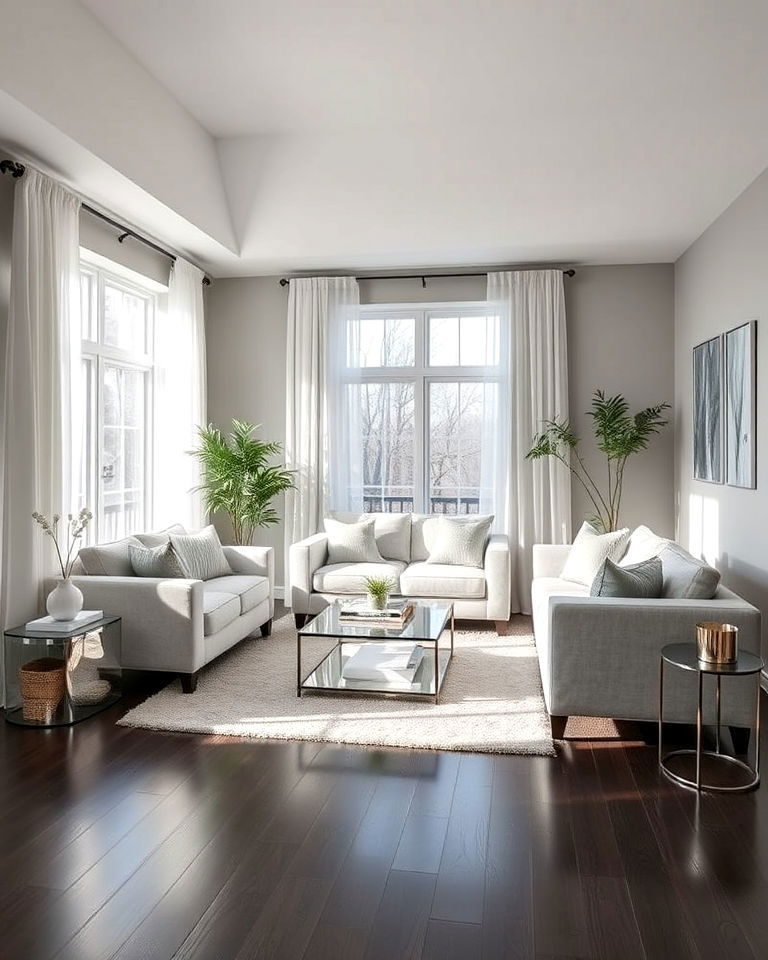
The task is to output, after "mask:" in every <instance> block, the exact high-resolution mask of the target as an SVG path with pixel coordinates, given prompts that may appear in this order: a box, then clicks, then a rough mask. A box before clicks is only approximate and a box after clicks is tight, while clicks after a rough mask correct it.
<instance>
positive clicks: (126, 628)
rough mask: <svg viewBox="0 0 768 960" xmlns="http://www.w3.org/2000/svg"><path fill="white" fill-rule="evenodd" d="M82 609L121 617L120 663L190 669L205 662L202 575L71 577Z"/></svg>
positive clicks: (139, 667) (131, 666)
mask: <svg viewBox="0 0 768 960" xmlns="http://www.w3.org/2000/svg"><path fill="white" fill-rule="evenodd" d="M72 582H73V583H74V584H75V586H76V587H78V588H79V589H80V590H81V591H82V594H83V600H84V606H85V609H86V610H88V609H90V610H103V611H104V613H105V614H109V615H110V616H116V617H122V648H123V651H122V666H123V667H125V668H126V669H129V670H130V669H134V670H172V671H178V672H180V673H194V671H195V670H199V669H200V667H202V666H203V665H204V664H205V650H204V646H203V581H202V580H186V579H181V578H179V579H172V580H165V579H160V578H156V577H87V576H83V577H72Z"/></svg>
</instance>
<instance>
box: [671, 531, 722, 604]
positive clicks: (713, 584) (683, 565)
mask: <svg viewBox="0 0 768 960" xmlns="http://www.w3.org/2000/svg"><path fill="white" fill-rule="evenodd" d="M659 559H660V560H661V567H662V572H663V575H664V587H663V589H662V594H661V595H662V596H663V597H667V598H668V599H670V600H711V599H712V597H714V595H715V593H716V592H717V587H718V584H719V583H720V571H719V570H715V568H714V567H710V566H709V565H708V564H706V563H704V561H703V560H697V559H696V557H694V556H692V555H691V554H690V553H688V551H687V550H684V549H683V548H682V547H681V546H680V544H678V543H670V544H669V546H667V547H665V548H664V549H663V550H662V551H661V553H660V554H659Z"/></svg>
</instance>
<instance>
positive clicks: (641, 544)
mask: <svg viewBox="0 0 768 960" xmlns="http://www.w3.org/2000/svg"><path fill="white" fill-rule="evenodd" d="M670 543H672V541H671V540H667V539H666V538H665V537H660V536H658V534H656V533H654V532H653V530H651V529H650V528H649V527H645V526H643V525H642V524H641V525H640V526H639V527H636V528H635V529H634V530H633V531H632V533H631V534H630V535H629V541H628V542H627V549H626V551H625V552H624V556H623V557H622V558H621V560H620V561H619V566H620V567H631V566H632V565H633V564H635V563H642V562H643V560H651V559H652V558H653V557H658V555H659V554H660V553H661V551H662V550H663V549H664V547H666V546H667V545H668V544H670Z"/></svg>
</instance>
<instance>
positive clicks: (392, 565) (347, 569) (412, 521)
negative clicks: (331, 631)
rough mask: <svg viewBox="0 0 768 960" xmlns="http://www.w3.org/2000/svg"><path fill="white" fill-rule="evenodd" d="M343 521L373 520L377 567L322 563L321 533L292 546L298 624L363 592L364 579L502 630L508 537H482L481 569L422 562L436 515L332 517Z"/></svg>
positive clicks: (505, 613)
mask: <svg viewBox="0 0 768 960" xmlns="http://www.w3.org/2000/svg"><path fill="white" fill-rule="evenodd" d="M333 516H334V518H335V519H337V520H342V521H345V522H348V523H353V522H356V521H358V520H360V519H362V518H363V517H364V516H373V517H374V518H375V524H374V534H375V537H376V543H377V546H378V548H379V553H380V554H381V555H382V557H383V558H384V561H383V562H382V563H336V564H328V547H327V543H328V541H327V537H326V535H325V534H324V533H318V534H315V535H314V536H312V537H307V538H306V539H305V540H301V541H299V542H298V543H294V544H293V545H292V546H291V548H290V551H289V569H290V579H291V605H292V608H293V613H294V616H295V618H296V623H297V625H298V626H302V625H303V624H304V622H305V621H306V619H307V617H309V616H315V615H316V614H318V613H319V612H320V611H321V610H322V609H323V608H324V607H325V606H327V604H329V603H332V602H333V601H334V600H336V599H338V598H340V597H345V596H351V595H360V594H364V593H365V583H364V578H365V577H371V576H386V577H391V578H392V579H393V580H395V581H396V583H397V589H396V591H395V593H396V594H397V595H399V596H404V597H411V598H413V599H416V600H426V601H429V600H450V601H452V602H453V605H454V615H455V616H456V618H457V619H466V620H493V621H494V622H495V624H496V629H497V630H498V631H499V632H502V631H503V630H504V629H505V628H506V624H507V622H508V620H509V614H510V602H511V599H510V598H511V579H510V578H511V572H510V554H509V541H508V538H507V537H506V536H504V535H502V534H494V535H492V536H490V537H489V538H488V544H487V546H486V550H485V562H484V565H483V566H482V567H464V566H454V565H452V564H438V563H427V562H426V561H427V557H428V556H429V550H430V547H431V545H432V543H433V538H434V536H435V534H436V525H437V517H435V516H432V515H425V514H416V513H413V514H410V513H407V514H389V513H381V514H356V513H334V514H333Z"/></svg>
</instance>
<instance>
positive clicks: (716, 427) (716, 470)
mask: <svg viewBox="0 0 768 960" xmlns="http://www.w3.org/2000/svg"><path fill="white" fill-rule="evenodd" d="M722 397H723V352H722V337H713V338H712V339H711V340H705V341H704V343H700V344H699V345H698V346H697V347H694V348H693V476H694V478H695V479H696V480H707V481H709V482H710V483H722V482H723V417H722Z"/></svg>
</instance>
